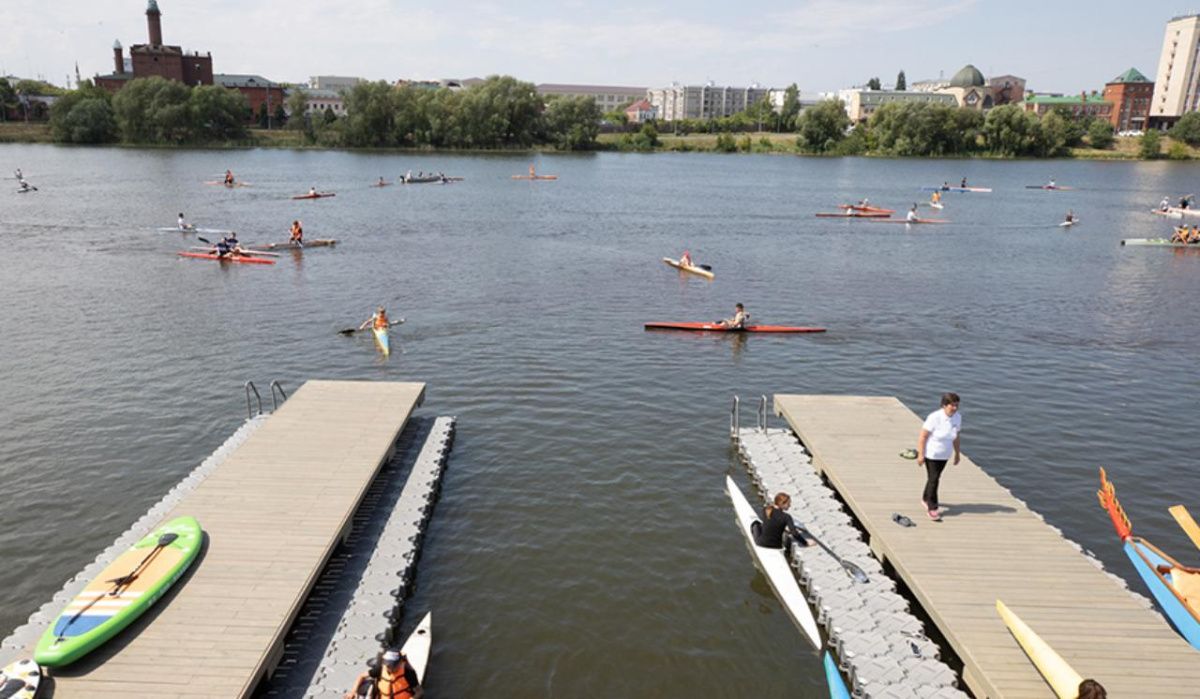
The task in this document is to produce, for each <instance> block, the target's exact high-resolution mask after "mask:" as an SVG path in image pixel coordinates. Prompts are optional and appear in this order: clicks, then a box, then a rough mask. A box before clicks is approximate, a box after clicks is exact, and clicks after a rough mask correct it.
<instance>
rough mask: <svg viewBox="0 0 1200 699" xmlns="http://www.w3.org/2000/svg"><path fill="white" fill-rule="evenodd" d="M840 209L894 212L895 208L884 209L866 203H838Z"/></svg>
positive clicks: (863, 211) (871, 212) (870, 212)
mask: <svg viewBox="0 0 1200 699" xmlns="http://www.w3.org/2000/svg"><path fill="white" fill-rule="evenodd" d="M837 208H839V209H846V210H847V211H860V212H862V213H864V214H894V213H896V210H895V209H883V208H880V207H878V206H867V205H865V204H838V207H837Z"/></svg>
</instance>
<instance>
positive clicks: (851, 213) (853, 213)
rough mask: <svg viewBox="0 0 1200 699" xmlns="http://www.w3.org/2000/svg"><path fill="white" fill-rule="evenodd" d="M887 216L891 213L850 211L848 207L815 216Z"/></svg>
mask: <svg viewBox="0 0 1200 699" xmlns="http://www.w3.org/2000/svg"><path fill="white" fill-rule="evenodd" d="M888 216H891V214H885V213H878V212H872V211H851V210H850V209H846V210H845V211H839V212H838V213H835V214H831V213H824V212H822V213H819V214H816V217H817V218H887V217H888Z"/></svg>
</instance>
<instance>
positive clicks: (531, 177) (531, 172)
mask: <svg viewBox="0 0 1200 699" xmlns="http://www.w3.org/2000/svg"><path fill="white" fill-rule="evenodd" d="M533 173H534V170H533V163H529V178H530V179H533V178H534V177H537V175H535V174H533Z"/></svg>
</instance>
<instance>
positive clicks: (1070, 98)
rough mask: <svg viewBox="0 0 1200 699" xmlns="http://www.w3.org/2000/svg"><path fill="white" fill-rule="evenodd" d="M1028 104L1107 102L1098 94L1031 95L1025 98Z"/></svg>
mask: <svg viewBox="0 0 1200 699" xmlns="http://www.w3.org/2000/svg"><path fill="white" fill-rule="evenodd" d="M1025 101H1026V102H1029V103H1030V104H1051V105H1053V104H1065V105H1084V104H1108V102H1105V100H1104V99H1103V98H1102V97H1101V96H1100V95H1031V96H1027V97H1026V98H1025Z"/></svg>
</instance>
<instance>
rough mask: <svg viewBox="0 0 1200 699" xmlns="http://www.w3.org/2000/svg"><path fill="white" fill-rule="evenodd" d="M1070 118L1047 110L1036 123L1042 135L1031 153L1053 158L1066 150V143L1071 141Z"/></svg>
mask: <svg viewBox="0 0 1200 699" xmlns="http://www.w3.org/2000/svg"><path fill="white" fill-rule="evenodd" d="M1071 123H1072V120H1071V119H1070V118H1069V117H1064V116H1063V115H1062V114H1060V113H1059V112H1054V111H1052V112H1048V113H1047V114H1046V115H1045V116H1043V117H1042V120H1041V123H1040V124H1039V125H1038V126H1039V128H1040V130H1041V134H1042V137H1041V139H1040V142H1039V143H1038V144H1037V146H1036V147H1035V149H1034V152H1033V155H1038V156H1041V157H1046V158H1053V157H1055V156H1058V155H1062V154H1063V153H1065V152H1066V148H1067V144H1068V143H1069V142H1070V141H1071V136H1072V129H1071Z"/></svg>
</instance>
